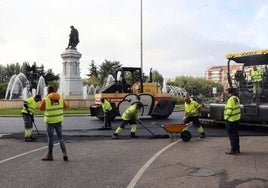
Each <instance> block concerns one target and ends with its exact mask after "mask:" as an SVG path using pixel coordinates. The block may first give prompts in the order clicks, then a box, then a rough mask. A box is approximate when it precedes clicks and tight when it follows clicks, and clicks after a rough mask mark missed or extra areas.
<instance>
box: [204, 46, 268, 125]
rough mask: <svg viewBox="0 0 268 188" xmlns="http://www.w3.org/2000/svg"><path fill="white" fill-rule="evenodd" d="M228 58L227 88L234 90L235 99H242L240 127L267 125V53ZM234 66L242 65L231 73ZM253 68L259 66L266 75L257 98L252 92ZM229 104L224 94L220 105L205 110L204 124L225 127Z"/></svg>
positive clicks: (234, 55)
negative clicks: (215, 124) (221, 124)
mask: <svg viewBox="0 0 268 188" xmlns="http://www.w3.org/2000/svg"><path fill="white" fill-rule="evenodd" d="M226 58H227V75H226V76H227V80H228V87H230V88H234V89H235V95H236V96H238V97H239V99H240V108H241V112H242V113H241V115H242V116H241V123H242V124H249V125H257V124H266V123H267V122H268V115H267V114H268V69H267V64H268V49H263V50H256V51H246V52H239V53H232V54H227V55H226ZM231 63H234V64H237V65H241V66H240V67H241V69H240V70H237V71H236V72H235V73H231V69H230V66H231ZM253 66H257V67H258V68H259V69H261V70H262V72H263V74H262V81H261V92H260V93H259V94H258V95H256V94H255V93H254V92H253V81H252V78H251V76H250V71H251V70H252V69H253ZM245 70H247V71H245ZM226 100H227V96H226V95H225V94H224V93H222V96H221V102H219V103H212V104H210V105H209V107H208V108H207V109H204V110H203V117H202V118H203V121H209V122H210V123H211V122H213V123H223V122H224V107H225V102H226ZM204 112H206V113H204ZM206 118H207V119H206Z"/></svg>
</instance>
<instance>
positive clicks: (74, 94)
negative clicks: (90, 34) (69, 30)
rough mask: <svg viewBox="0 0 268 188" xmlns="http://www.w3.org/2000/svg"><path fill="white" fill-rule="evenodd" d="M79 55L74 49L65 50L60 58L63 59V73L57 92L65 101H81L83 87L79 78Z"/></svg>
mask: <svg viewBox="0 0 268 188" xmlns="http://www.w3.org/2000/svg"><path fill="white" fill-rule="evenodd" d="M81 56H82V54H80V53H79V52H78V51H77V50H76V49H66V50H65V51H64V52H63V53H62V54H61V57H62V59H63V72H62V75H61V77H60V87H59V92H60V94H61V95H62V97H63V98H65V99H71V98H74V99H82V98H83V86H82V80H81V77H80V68H79V65H80V63H79V59H80V58H81Z"/></svg>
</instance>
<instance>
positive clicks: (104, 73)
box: [99, 59, 121, 85]
mask: <svg viewBox="0 0 268 188" xmlns="http://www.w3.org/2000/svg"><path fill="white" fill-rule="evenodd" d="M118 67H121V64H120V62H119V61H108V60H106V59H105V61H104V62H103V63H102V64H101V65H100V69H99V76H100V83H101V85H103V84H104V81H105V79H107V77H108V75H110V74H111V75H112V76H113V77H114V78H115V77H116V75H115V72H116V69H117V68H118Z"/></svg>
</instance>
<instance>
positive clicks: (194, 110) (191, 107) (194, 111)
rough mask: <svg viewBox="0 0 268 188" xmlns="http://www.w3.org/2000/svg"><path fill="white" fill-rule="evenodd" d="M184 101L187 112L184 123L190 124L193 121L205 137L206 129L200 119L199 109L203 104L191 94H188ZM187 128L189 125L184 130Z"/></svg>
mask: <svg viewBox="0 0 268 188" xmlns="http://www.w3.org/2000/svg"><path fill="white" fill-rule="evenodd" d="M184 102H185V103H184V109H185V112H184V118H183V123H185V124H188V123H190V122H193V126H195V127H197V130H198V132H199V133H200V135H201V136H200V138H205V137H206V134H205V131H204V129H203V127H202V125H201V124H200V121H199V111H200V110H201V105H200V104H199V103H198V102H196V101H194V100H192V99H191V98H190V97H189V95H186V96H185V97H184ZM187 129H188V127H186V128H185V129H184V130H187Z"/></svg>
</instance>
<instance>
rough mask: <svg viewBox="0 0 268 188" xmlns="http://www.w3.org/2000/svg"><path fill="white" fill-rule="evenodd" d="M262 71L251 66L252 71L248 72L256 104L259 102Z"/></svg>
mask: <svg viewBox="0 0 268 188" xmlns="http://www.w3.org/2000/svg"><path fill="white" fill-rule="evenodd" d="M262 74H263V72H262V70H261V69H259V68H257V67H256V65H254V66H253V70H251V71H250V76H251V80H252V82H253V95H254V98H255V100H256V101H257V102H259V100H260V93H261V90H262V89H261V85H262Z"/></svg>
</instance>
